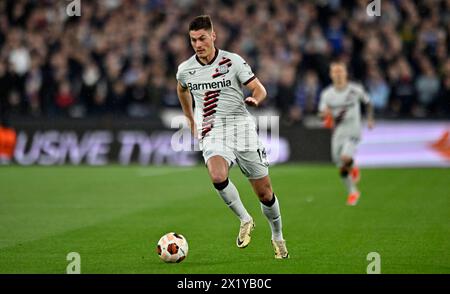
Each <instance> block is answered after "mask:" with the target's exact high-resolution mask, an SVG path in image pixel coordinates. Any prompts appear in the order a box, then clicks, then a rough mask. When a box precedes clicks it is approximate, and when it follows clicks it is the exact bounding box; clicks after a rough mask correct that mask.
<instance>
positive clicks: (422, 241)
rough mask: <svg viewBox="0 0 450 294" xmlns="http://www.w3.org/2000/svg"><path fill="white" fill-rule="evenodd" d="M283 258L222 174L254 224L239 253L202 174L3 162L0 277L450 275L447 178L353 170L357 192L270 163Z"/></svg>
mask: <svg viewBox="0 0 450 294" xmlns="http://www.w3.org/2000/svg"><path fill="white" fill-rule="evenodd" d="M270 171H271V177H272V181H273V185H274V188H275V191H276V193H277V194H278V197H279V200H280V204H281V210H282V217H283V225H284V235H285V238H286V240H287V245H288V249H289V252H290V255H291V259H289V260H274V258H273V252H272V247H271V244H270V232H269V226H268V223H267V221H266V219H265V218H264V216H263V215H262V213H261V210H260V206H259V202H258V201H257V198H256V196H254V195H253V193H252V192H251V188H250V185H249V184H248V183H247V181H246V179H245V178H244V177H243V176H242V175H241V174H240V171H239V169H237V168H234V169H233V170H232V172H231V179H232V180H233V182H234V183H235V184H236V186H237V187H238V189H239V191H240V193H241V198H242V200H243V202H244V204H245V205H246V207H247V209H248V210H249V212H250V213H251V214H252V215H253V217H254V219H255V221H256V228H255V230H254V231H253V234H252V237H253V238H252V242H251V243H250V245H249V247H247V248H246V249H238V248H237V247H236V245H235V238H236V235H237V232H238V227H239V222H238V220H237V219H236V218H235V217H234V215H233V214H232V213H231V211H229V210H228V208H227V207H226V206H225V205H224V203H223V202H222V200H221V199H220V198H219V196H218V195H217V194H216V192H215V191H214V188H213V186H212V185H211V184H210V182H209V178H208V175H207V172H206V169H205V168H204V167H194V168H174V167H149V168H146V167H140V166H133V167H120V166H111V167H96V168H92V167H29V168H23V167H1V168H0V272H1V273H65V272H66V267H67V265H68V263H69V261H67V260H66V256H67V254H68V253H69V252H78V253H79V254H80V256H81V272H82V273H366V268H367V265H368V264H369V263H370V261H367V259H366V257H367V255H368V254H369V253H370V252H378V253H379V254H380V256H381V272H382V273H450V238H449V236H450V184H449V183H450V171H449V170H448V169H369V170H362V182H361V184H360V189H361V190H362V197H361V199H360V203H359V204H358V206H356V207H347V206H345V200H346V195H345V194H346V193H345V191H344V187H343V185H342V184H341V181H340V179H339V177H338V175H337V174H338V173H337V171H336V170H335V169H334V168H333V167H331V166H310V165H307V166H306V165H288V166H275V167H272V168H271V170H270ZM170 231H176V232H179V233H181V234H183V235H184V236H186V238H187V240H188V242H189V249H190V250H189V255H188V257H187V259H186V260H185V261H183V262H182V263H180V264H164V263H163V262H161V261H160V260H159V257H158V255H157V254H156V249H155V246H156V243H157V241H158V239H159V238H160V237H161V236H162V235H163V234H164V233H167V232H170Z"/></svg>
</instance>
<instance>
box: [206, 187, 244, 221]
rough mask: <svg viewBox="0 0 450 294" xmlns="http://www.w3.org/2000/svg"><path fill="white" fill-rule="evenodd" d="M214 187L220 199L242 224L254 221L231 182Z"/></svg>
mask: <svg viewBox="0 0 450 294" xmlns="http://www.w3.org/2000/svg"><path fill="white" fill-rule="evenodd" d="M214 186H215V187H216V189H217V192H218V193H219V195H220V197H222V199H223V201H225V204H226V205H227V206H228V207H229V208H230V209H231V210H232V211H233V212H234V214H235V215H236V216H237V217H238V218H239V219H240V220H241V222H248V221H250V220H251V219H252V217H251V216H250V214H248V212H247V210H246V209H245V207H244V205H243V204H242V201H241V198H240V197H239V192H238V190H237V189H236V186H235V185H234V184H233V183H232V182H231V181H230V180H228V179H227V180H226V181H225V182H223V183H219V184H214Z"/></svg>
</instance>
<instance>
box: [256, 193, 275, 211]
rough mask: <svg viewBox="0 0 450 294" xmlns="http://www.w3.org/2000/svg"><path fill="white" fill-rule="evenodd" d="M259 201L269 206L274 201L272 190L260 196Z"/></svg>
mask: <svg viewBox="0 0 450 294" xmlns="http://www.w3.org/2000/svg"><path fill="white" fill-rule="evenodd" d="M259 201H260V202H262V204H264V205H265V206H269V207H271V206H272V205H273V204H274V203H275V194H274V193H273V192H271V193H269V194H267V193H266V194H265V195H264V197H260V198H259Z"/></svg>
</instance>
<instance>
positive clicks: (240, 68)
mask: <svg viewBox="0 0 450 294" xmlns="http://www.w3.org/2000/svg"><path fill="white" fill-rule="evenodd" d="M235 56H236V61H235V63H237V64H236V68H237V77H238V80H239V81H240V82H241V83H242V84H243V85H244V86H245V85H247V84H248V83H250V82H251V81H253V80H254V79H255V78H256V76H255V74H254V73H253V71H252V68H251V67H250V65H249V64H248V63H247V62H246V61H245V60H244V59H243V58H242V57H240V56H239V55H237V54H236V55H235ZM233 66H234V64H233Z"/></svg>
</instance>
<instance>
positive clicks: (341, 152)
mask: <svg viewBox="0 0 450 294" xmlns="http://www.w3.org/2000/svg"><path fill="white" fill-rule="evenodd" d="M359 140H360V138H359V137H356V136H345V137H343V136H333V138H332V139H331V155H332V158H333V162H334V163H336V165H337V166H341V165H342V163H343V162H342V160H341V156H346V157H350V158H353V157H354V155H355V153H356V149H357V147H358V143H359Z"/></svg>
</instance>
